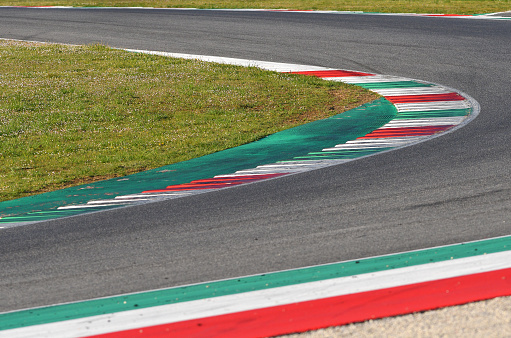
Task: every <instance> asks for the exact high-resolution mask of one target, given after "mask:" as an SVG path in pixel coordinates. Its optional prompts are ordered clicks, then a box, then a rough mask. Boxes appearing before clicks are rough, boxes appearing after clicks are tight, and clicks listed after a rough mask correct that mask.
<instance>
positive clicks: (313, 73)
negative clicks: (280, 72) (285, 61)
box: [291, 69, 374, 78]
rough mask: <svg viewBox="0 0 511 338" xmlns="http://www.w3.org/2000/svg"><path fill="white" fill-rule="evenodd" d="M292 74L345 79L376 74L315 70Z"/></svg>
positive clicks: (339, 70)
mask: <svg viewBox="0 0 511 338" xmlns="http://www.w3.org/2000/svg"><path fill="white" fill-rule="evenodd" d="M291 74H300V75H310V76H317V77H326V78H329V77H344V76H372V75H373V76H374V74H370V73H362V72H355V71H351V70H341V69H336V70H313V71H305V72H291Z"/></svg>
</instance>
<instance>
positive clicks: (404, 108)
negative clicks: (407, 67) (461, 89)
mask: <svg viewBox="0 0 511 338" xmlns="http://www.w3.org/2000/svg"><path fill="white" fill-rule="evenodd" d="M394 106H396V108H397V111H398V113H400V112H414V111H432V110H447V109H467V108H471V107H472V105H471V104H470V102H469V101H467V100H463V101H437V102H419V103H396V104H394Z"/></svg>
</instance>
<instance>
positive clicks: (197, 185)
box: [142, 173, 287, 194]
mask: <svg viewBox="0 0 511 338" xmlns="http://www.w3.org/2000/svg"><path fill="white" fill-rule="evenodd" d="M286 174H287V173H278V174H263V175H244V176H233V177H225V178H222V177H217V178H206V179H201V180H195V181H191V182H190V183H185V184H176V185H169V186H168V187H167V188H165V189H158V190H147V191H143V192H142V193H143V194H145V193H157V192H169V191H186V190H201V189H218V188H224V187H227V186H232V185H237V184H243V183H249V182H255V181H259V180H265V179H268V178H272V177H278V176H282V175H286Z"/></svg>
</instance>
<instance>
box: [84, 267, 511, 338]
mask: <svg viewBox="0 0 511 338" xmlns="http://www.w3.org/2000/svg"><path fill="white" fill-rule="evenodd" d="M508 295H511V269H504V270H497V271H491V272H485V273H479V274H473V275H468V276H462V277H455V278H448V279H442V280H437V281H432V282H425V283H419V284H412V285H406V286H399V287H394V288H388V289H382V290H375V291H369V292H362V293H357V294H351V295H346V296H339V297H332V298H326V299H319V300H313V301H308V302H301V303H295V304H289V305H281V306H275V307H270V308H263V309H259V310H252V311H244V312H238V313H232V314H226V315H220V316H215V317H207V318H201V319H195V320H189V321H184V322H178V323H171V324H164V325H157V326H152V327H146V328H141V329H134V330H127V331H122V332H114V333H108V334H103V335H98V336H94V337H103V338H107V337H108V338H117V337H118V338H121V337H135V336H136V337H169V336H172V337H233V338H235V337H268V336H274V335H282V334H287V333H292V332H303V331H309V330H315V329H320V328H324V327H328V326H336V325H345V324H349V323H354V322H361V321H365V320H369V319H375V318H383V317H389V316H397V315H403V314H408V313H413V312H418V311H426V310H432V309H437V308H440V307H445V306H453V305H459V304H465V303H468V302H473V301H478V300H484V299H490V298H495V297H500V296H508Z"/></svg>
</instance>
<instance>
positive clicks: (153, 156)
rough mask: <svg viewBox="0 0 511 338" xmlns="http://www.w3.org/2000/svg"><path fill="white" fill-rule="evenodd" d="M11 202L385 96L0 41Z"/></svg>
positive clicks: (125, 55) (1, 195)
mask: <svg viewBox="0 0 511 338" xmlns="http://www.w3.org/2000/svg"><path fill="white" fill-rule="evenodd" d="M0 60H1V62H0V200H8V199H13V198H18V197H22V196H26V195H30V194H34V193H38V192H43V191H49V190H54V189H58V188H62V187H66V186H70V185H77V184H81V183H86V182H91V181H96V180H100V179H106V178H111V177H118V176H123V175H126V174H130V173H134V172H139V171H142V170H146V169H150V168H157V167H160V166H163V165H166V164H171V163H175V162H179V161H184V160H187V159H191V158H194V157H199V156H202V155H205V154H208V153H212V152H216V151H220V150H222V149H226V148H231V147H234V146H237V145H241V144H243V143H247V142H251V141H254V140H257V139H259V138H261V137H263V136H265V135H268V134H271V133H275V132H277V131H279V130H283V129H286V128H289V127H293V126H296V125H298V124H302V123H305V122H308V121H311V120H314V119H318V118H324V117H327V116H330V115H333V114H337V113H339V112H342V111H344V110H346V109H348V108H353V107H355V106H358V105H360V104H362V103H364V102H367V101H370V100H372V99H374V98H375V95H374V94H369V93H368V92H366V91H364V90H362V89H360V88H358V87H353V86H348V85H344V84H340V83H333V82H327V81H322V80H320V79H318V78H313V77H306V76H297V75H290V74H280V73H274V72H267V71H262V70H259V69H257V68H244V67H236V66H230V65H218V64H212V63H206V62H199V61H194V60H182V59H173V58H167V57H161V56H152V55H145V54H137V53H129V52H125V51H120V50H115V49H109V48H107V47H105V46H100V45H93V46H83V47H71V46H63V45H51V44H35V43H21V42H13V41H6V40H0Z"/></svg>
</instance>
